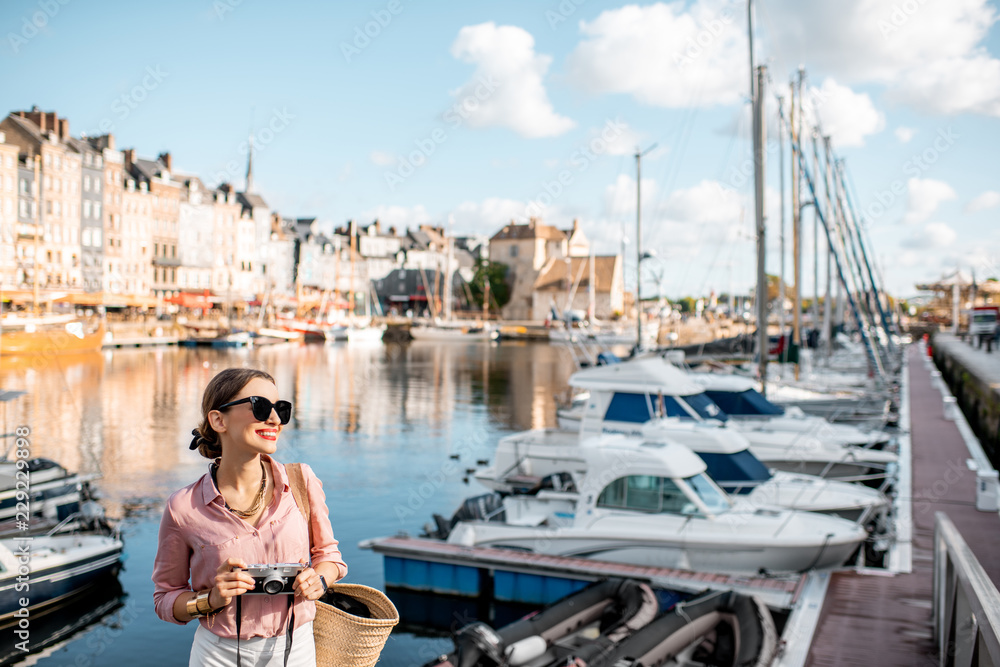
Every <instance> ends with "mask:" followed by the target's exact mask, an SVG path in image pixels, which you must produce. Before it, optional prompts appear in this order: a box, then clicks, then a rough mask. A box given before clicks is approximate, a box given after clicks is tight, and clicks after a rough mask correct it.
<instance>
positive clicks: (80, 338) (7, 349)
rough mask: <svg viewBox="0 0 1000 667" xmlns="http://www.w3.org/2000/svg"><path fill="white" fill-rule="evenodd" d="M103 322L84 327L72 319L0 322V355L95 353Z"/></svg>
mask: <svg viewBox="0 0 1000 667" xmlns="http://www.w3.org/2000/svg"><path fill="white" fill-rule="evenodd" d="M104 333H105V326H104V320H99V321H97V322H96V323H88V322H85V321H83V320H80V319H77V318H75V317H73V316H53V317H33V318H23V317H15V316H10V315H8V316H5V317H4V318H3V319H2V320H0V354H3V355H4V356H7V355H35V354H61V353H66V352H96V351H98V350H100V349H101V345H102V344H103V343H104Z"/></svg>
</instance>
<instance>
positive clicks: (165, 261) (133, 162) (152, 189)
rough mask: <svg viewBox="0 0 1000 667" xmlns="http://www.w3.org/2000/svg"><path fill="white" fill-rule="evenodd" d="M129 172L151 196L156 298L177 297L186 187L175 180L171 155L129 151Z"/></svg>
mask: <svg viewBox="0 0 1000 667" xmlns="http://www.w3.org/2000/svg"><path fill="white" fill-rule="evenodd" d="M125 169H126V171H127V172H128V174H129V176H131V177H132V178H133V179H135V181H136V183H137V184H139V187H140V189H141V188H142V187H143V186H145V190H146V192H148V193H149V199H148V204H149V217H150V227H151V229H150V234H151V240H152V247H151V249H150V260H151V264H152V266H151V267H150V273H149V274H150V276H151V287H152V292H153V296H157V297H160V298H163V297H167V296H173V295H176V294H177V267H178V266H180V260H179V258H178V257H177V243H178V219H179V217H180V200H181V190H182V187H183V186H182V184H181V183H180V182H179V181H177V180H176V179H175V178H174V175H173V173H172V172H173V160H172V158H171V156H170V153H161V154H160V155H159V156H157V158H156V159H155V160H145V159H142V158H139V157H137V156H136V154H135V151H134V150H132V149H130V150H127V151H125Z"/></svg>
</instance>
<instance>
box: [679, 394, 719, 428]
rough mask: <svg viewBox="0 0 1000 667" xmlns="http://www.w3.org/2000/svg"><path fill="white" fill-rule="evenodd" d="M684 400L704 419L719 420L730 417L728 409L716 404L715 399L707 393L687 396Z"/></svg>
mask: <svg viewBox="0 0 1000 667" xmlns="http://www.w3.org/2000/svg"><path fill="white" fill-rule="evenodd" d="M684 402H685V403H687V404H688V405H690V406H691V408H692V409H693V410H694V411H695V412H697V413H698V416H699V417H701V418H702V419H718V420H719V421H726V420H727V419H729V415H727V414H726V411H725V410H723V409H722V408H720V407H719V406H718V405H716V403H715V401H713V400H712V398H711V397H710V396H709V395H708V394H706V393H701V394H691V395H690V396H685V397H684Z"/></svg>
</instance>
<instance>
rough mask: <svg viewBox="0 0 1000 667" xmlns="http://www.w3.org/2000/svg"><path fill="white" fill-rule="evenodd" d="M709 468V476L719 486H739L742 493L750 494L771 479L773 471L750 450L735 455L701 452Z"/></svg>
mask: <svg viewBox="0 0 1000 667" xmlns="http://www.w3.org/2000/svg"><path fill="white" fill-rule="evenodd" d="M698 456H700V457H701V458H702V460H703V461H704V462H705V465H706V466H707V467H708V469H707V471H706V472H708V476H709V477H711V478H712V479H714V480H715V483H716V484H718V485H719V486H722V487H725V488H727V490H729V491H730V492H731V491H732V489H729V487H730V486H737V487H738V488H739V489H740V492H741V493H750V492H751V491H752V490H753V488H754V486H755V485H757V484H760V483H762V482H766V481H768V480H769V479H771V471H770V470H768V469H767V466H765V465H764V464H763V463H761V462H760V459H758V458H757V457H756V456H754V455H753V454H752V453H751V452H750V450H749V449H744V450H743V451H742V452H736V453H733V454H711V453H706V452H699V453H698Z"/></svg>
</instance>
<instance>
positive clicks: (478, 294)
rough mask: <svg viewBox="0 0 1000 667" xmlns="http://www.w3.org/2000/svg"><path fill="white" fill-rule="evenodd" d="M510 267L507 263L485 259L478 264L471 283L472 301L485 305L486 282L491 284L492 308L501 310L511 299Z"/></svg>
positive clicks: (481, 305)
mask: <svg viewBox="0 0 1000 667" xmlns="http://www.w3.org/2000/svg"><path fill="white" fill-rule="evenodd" d="M508 271H509V268H508V266H507V265H506V264H501V263H499V262H491V261H489V260H487V259H484V260H482V261H480V262H479V264H478V265H477V266H476V273H475V274H474V275H473V276H472V282H471V283H469V292H471V294H472V301H473V303H475V304H476V305H477V306H479V307H480V308H482V307H483V297H484V295H485V293H486V282H487V281H489V284H490V304H489V305H490V308H494V309H497V310H499V309H500V308H503V307H504V306H505V305H507V302H508V301H510V285H509V284H508V283H507V273H508Z"/></svg>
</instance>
